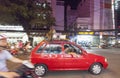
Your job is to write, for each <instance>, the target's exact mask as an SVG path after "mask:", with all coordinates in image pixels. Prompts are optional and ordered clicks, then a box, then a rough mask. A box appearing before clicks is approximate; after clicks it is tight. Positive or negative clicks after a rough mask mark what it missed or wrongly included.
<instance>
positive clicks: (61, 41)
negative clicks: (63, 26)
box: [42, 40, 70, 44]
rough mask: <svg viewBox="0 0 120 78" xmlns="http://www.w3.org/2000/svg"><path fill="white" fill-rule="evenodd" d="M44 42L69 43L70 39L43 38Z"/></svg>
mask: <svg viewBox="0 0 120 78" xmlns="http://www.w3.org/2000/svg"><path fill="white" fill-rule="evenodd" d="M42 42H48V43H58V44H61V43H62V44H64V43H69V42H70V41H69V40H51V41H49V40H43V41H42Z"/></svg>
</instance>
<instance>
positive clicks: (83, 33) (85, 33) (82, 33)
mask: <svg viewBox="0 0 120 78" xmlns="http://www.w3.org/2000/svg"><path fill="white" fill-rule="evenodd" d="M78 34H81V35H93V34H94V32H78Z"/></svg>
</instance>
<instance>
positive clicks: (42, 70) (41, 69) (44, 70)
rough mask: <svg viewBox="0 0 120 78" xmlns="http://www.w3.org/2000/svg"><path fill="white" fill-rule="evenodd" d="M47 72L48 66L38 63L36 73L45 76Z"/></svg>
mask: <svg viewBox="0 0 120 78" xmlns="http://www.w3.org/2000/svg"><path fill="white" fill-rule="evenodd" d="M46 73H47V66H46V65H44V64H40V65H36V66H35V74H36V75H37V76H40V77H42V76H44V75H45V74H46Z"/></svg>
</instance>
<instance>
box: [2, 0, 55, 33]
mask: <svg viewBox="0 0 120 78" xmlns="http://www.w3.org/2000/svg"><path fill="white" fill-rule="evenodd" d="M41 1H42V2H41ZM54 23H55V18H54V17H53V16H52V8H51V7H50V5H49V4H48V3H47V1H46V0H0V24H3V25H22V26H23V28H24V30H25V31H26V32H27V34H29V33H30V31H29V30H30V28H31V27H35V25H36V24H37V27H38V28H39V27H43V26H47V27H50V26H52V25H54Z"/></svg>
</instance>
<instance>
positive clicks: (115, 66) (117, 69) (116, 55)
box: [43, 48, 120, 78]
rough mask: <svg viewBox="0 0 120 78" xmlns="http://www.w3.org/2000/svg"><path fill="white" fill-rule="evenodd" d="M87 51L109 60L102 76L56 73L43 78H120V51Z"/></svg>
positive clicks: (73, 72)
mask: <svg viewBox="0 0 120 78" xmlns="http://www.w3.org/2000/svg"><path fill="white" fill-rule="evenodd" d="M87 51H89V52H91V53H95V54H100V55H103V56H105V57H106V58H107V59H108V63H109V66H108V68H107V69H106V70H104V71H103V72H102V73H101V74H100V75H91V74H90V73H89V72H88V71H55V72H49V73H48V74H47V75H46V76H45V77H43V78H120V49H114V48H110V49H98V48H92V49H90V50H87Z"/></svg>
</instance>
